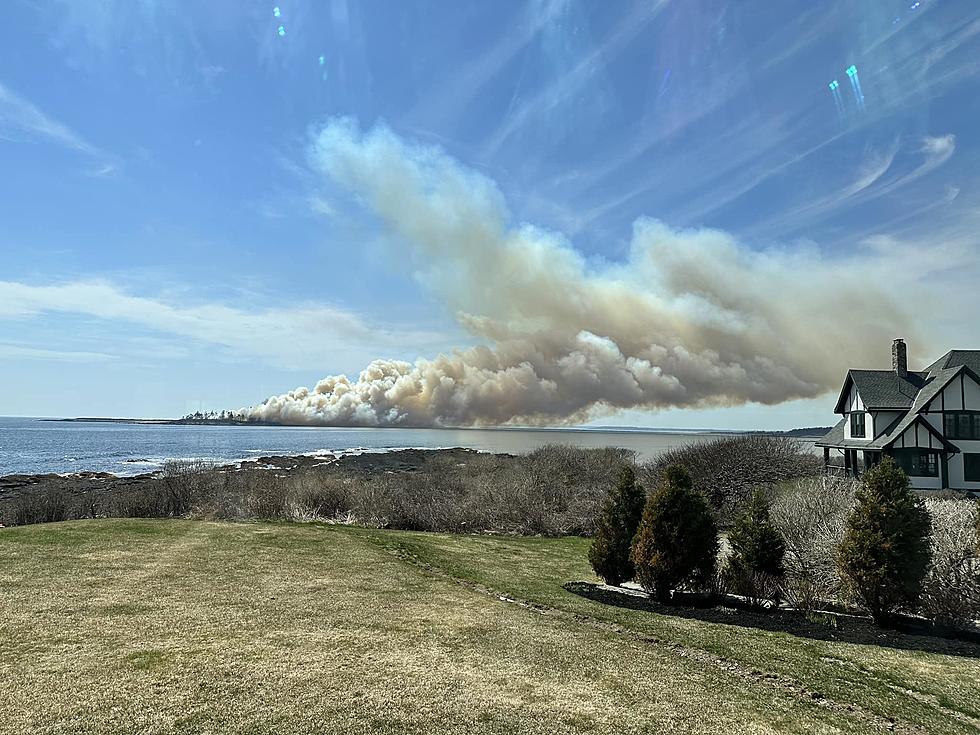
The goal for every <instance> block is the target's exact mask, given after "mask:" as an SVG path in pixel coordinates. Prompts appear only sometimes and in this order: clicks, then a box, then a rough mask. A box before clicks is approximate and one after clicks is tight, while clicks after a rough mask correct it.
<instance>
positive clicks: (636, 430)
mask: <svg viewBox="0 0 980 735" xmlns="http://www.w3.org/2000/svg"><path fill="white" fill-rule="evenodd" d="M39 420H40V421H47V422H52V423H69V424H71V423H80V424H86V423H88V424H137V425H148V426H264V427H269V426H277V427H282V428H309V427H308V425H307V424H280V423H275V422H271V421H235V420H231V419H131V418H110V417H96V416H80V417H76V418H61V419H50V418H48V419H39ZM314 428H315V427H314ZM322 428H345V429H352V428H360V429H383V428H397V429H426V430H433V429H447V430H450V431H465V430H471V429H476V430H478V431H555V432H560V431H589V432H608V433H629V434H678V433H680V434H764V435H767V436H786V437H793V438H797V439H815V438H819V437H821V436H823V435H824V434H826V433H827V432H828V431H830V430H831V428H832V427H830V426H811V427H805V428H799V429H789V430H787V431H769V430H765V429H758V430H747V431H742V430H738V429H672V428H662V429H661V428H657V429H654V428H644V427H638V426H595V427H589V426H569V427H553V426H489V427H472V426H447V427H432V426H398V427H382V426H363V427H349V426H344V427H330V426H324V427H322Z"/></svg>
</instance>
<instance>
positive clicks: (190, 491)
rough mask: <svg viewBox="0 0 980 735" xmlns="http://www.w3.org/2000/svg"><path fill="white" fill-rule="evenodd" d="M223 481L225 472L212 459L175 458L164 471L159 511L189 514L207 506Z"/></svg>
mask: <svg viewBox="0 0 980 735" xmlns="http://www.w3.org/2000/svg"><path fill="white" fill-rule="evenodd" d="M220 485H221V473H220V472H218V468H217V467H215V465H214V464H213V463H211V462H206V461H203V460H173V461H170V462H166V463H164V465H163V469H162V470H161V472H160V491H161V492H160V495H159V497H158V499H157V502H158V503H159V514H160V515H161V516H163V517H166V518H178V517H181V516H186V515H188V514H189V513H190V512H191V511H192V510H194V508H195V507H198V508H200V507H203V506H207V505H208V504H209V503H210V502H211V501H212V500H213V498H214V496H215V494H216V491H217V490H218V488H219V487H220Z"/></svg>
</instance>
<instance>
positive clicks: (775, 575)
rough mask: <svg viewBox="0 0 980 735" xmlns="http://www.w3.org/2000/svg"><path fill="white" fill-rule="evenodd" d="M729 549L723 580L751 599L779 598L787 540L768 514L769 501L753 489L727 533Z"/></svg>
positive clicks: (737, 592)
mask: <svg viewBox="0 0 980 735" xmlns="http://www.w3.org/2000/svg"><path fill="white" fill-rule="evenodd" d="M728 542H729V544H730V545H731V548H732V553H731V556H730V557H729V558H728V565H727V567H726V569H725V574H724V577H725V581H726V583H727V584H728V585H729V586H730V587H731V589H732V590H733V591H734V592H735V593H736V594H739V595H743V596H745V597H748V598H749V599H750V600H751V601H752V602H753V603H758V602H760V601H761V600H764V599H772V600H777V599H778V596H779V595H778V590H779V583H780V581H781V580H782V578H783V575H784V572H785V570H784V568H783V555H784V553H785V551H786V542H785V540H784V539H783V534H782V533H780V531H779V529H778V528H776V526H775V524H773V522H772V520H771V518H770V503H769V501H768V500H767V499H766V496H765V495H764V494H763V493H762V492H761V491H760V490H756V491H755V492H753V493H752V497H751V498H750V499H749V502H748V504H747V505H746V507H745V509H744V510H743V511H742V513H741V514H740V515H739V517H738V519H737V520H736V521H735V526H734V527H733V528H732V530H731V532H730V533H729V535H728Z"/></svg>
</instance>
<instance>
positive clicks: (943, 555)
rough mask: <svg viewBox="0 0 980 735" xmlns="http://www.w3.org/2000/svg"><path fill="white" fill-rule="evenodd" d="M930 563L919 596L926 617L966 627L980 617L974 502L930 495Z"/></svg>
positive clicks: (979, 560)
mask: <svg viewBox="0 0 980 735" xmlns="http://www.w3.org/2000/svg"><path fill="white" fill-rule="evenodd" d="M925 502H926V509H927V510H928V511H929V515H930V516H931V518H932V538H931V547H932V564H931V565H930V567H929V571H928V573H927V575H926V579H925V582H924V584H923V587H922V596H921V598H920V600H919V606H920V611H921V612H922V614H923V615H925V616H926V617H927V618H929V619H930V620H932V621H934V622H936V623H938V624H940V625H945V626H949V627H952V628H959V629H968V628H971V627H972V626H973V625H974V621H975V620H976V619H977V618H978V617H980V559H978V558H977V533H976V523H977V503H976V501H973V500H965V499H949V498H938V497H931V498H927V499H926V501H925Z"/></svg>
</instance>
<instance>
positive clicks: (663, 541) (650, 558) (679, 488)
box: [631, 465, 718, 602]
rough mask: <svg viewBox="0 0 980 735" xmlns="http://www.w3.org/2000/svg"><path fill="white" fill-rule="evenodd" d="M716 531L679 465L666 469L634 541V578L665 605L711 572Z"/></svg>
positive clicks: (708, 576)
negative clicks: (679, 590) (682, 588)
mask: <svg viewBox="0 0 980 735" xmlns="http://www.w3.org/2000/svg"><path fill="white" fill-rule="evenodd" d="M717 555H718V528H717V526H716V525H715V520H714V518H713V517H712V515H711V510H710V508H709V507H708V503H707V502H706V501H705V499H704V497H702V496H701V495H700V493H698V492H696V491H695V490H694V489H693V487H692V483H691V476H690V475H689V474H688V473H687V470H686V469H684V468H683V467H681V466H680V465H672V466H670V467H668V468H667V469H666V470H665V471H664V474H663V479H662V480H661V483H660V486H659V487H658V488H657V490H656V491H655V492H653V493H651V494H650V495H648V496H647V500H646V505H645V506H644V508H643V518H642V520H641V521H640V528H639V530H638V531H637V534H636V538H635V539H634V540H633V548H632V552H631V559H632V561H633V566H634V568H635V569H636V578H637V580H638V581H639V582H640V584H642V585H643V588H644V589H646V590H647V591H649V592H651V593H652V594H653V595H654V596H655V597H656V598H657V599H658V600H661V601H663V602H666V601H668V600H670V597H671V593H672V591H673V590H675V589H677V588H678V587H679V586H680V585H682V584H684V583H693V584H703V583H705V582H707V581H708V579H710V578H711V576H712V575H713V574H714V571H715V559H716V557H717Z"/></svg>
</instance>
